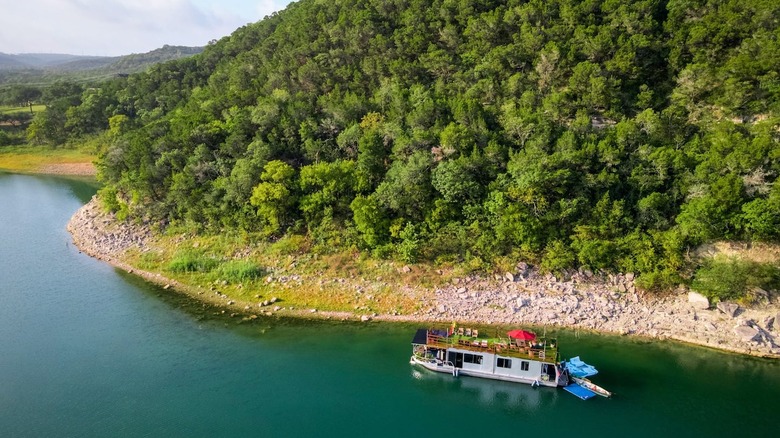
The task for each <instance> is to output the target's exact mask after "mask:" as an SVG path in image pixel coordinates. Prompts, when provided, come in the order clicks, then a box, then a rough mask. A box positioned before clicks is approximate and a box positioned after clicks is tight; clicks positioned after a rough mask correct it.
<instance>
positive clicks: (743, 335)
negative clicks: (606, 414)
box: [734, 325, 758, 342]
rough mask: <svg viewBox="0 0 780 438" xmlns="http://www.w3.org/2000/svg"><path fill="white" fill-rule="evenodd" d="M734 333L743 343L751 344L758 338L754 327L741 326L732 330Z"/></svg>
mask: <svg viewBox="0 0 780 438" xmlns="http://www.w3.org/2000/svg"><path fill="white" fill-rule="evenodd" d="M734 333H736V334H737V336H739V337H740V339H742V340H743V341H745V342H752V341H754V340H756V338H757V337H758V330H757V329H756V328H754V327H750V326H747V325H741V326H739V327H737V328H735V329H734Z"/></svg>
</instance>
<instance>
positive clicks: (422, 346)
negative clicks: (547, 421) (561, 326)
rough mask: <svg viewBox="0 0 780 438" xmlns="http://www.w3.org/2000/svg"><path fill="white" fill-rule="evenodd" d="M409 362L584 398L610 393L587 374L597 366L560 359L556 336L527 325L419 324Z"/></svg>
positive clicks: (459, 374) (594, 372) (433, 368)
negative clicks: (487, 330) (493, 332)
mask: <svg viewBox="0 0 780 438" xmlns="http://www.w3.org/2000/svg"><path fill="white" fill-rule="evenodd" d="M410 363H412V364H416V365H419V366H422V367H424V368H426V369H428V370H431V371H436V372H440V373H449V374H452V375H453V376H455V377H457V376H473V377H482V378H486V379H493V380H504V381H508V382H517V383H525V384H528V385H533V386H549V387H559V386H560V387H563V389H565V390H566V391H567V392H569V393H571V394H573V395H575V396H577V397H579V398H581V399H583V400H587V399H589V398H591V397H593V396H595V395H601V396H604V397H610V396H611V395H612V393H610V392H609V391H607V390H605V389H603V388H601V387H600V386H597V385H596V384H594V383H593V382H591V381H590V380H588V379H587V378H586V377H590V376H593V375H595V374H596V373H597V372H598V371H597V370H596V368H595V367H593V366H591V365H588V364H586V363H585V362H583V361H581V360H580V358H579V356H577V357H575V358H572V359H571V360H570V361H568V362H566V361H562V360H561V358H560V355H559V353H558V342H557V340H556V339H547V338H544V337H542V338H539V337H537V336H536V334H534V333H532V332H529V331H526V330H519V329H518V330H510V331H509V332H507V333H506V336H495V337H483V336H480V333H479V331H478V330H475V329H468V328H463V327H459V328H456V326H455V324H453V325H452V326H451V327H450V328H448V329H447V330H436V329H418V330H417V333H415V335H414V339H412V357H411V359H410Z"/></svg>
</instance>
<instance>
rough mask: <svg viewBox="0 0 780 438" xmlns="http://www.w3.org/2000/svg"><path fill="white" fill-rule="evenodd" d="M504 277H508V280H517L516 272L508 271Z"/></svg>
mask: <svg viewBox="0 0 780 438" xmlns="http://www.w3.org/2000/svg"><path fill="white" fill-rule="evenodd" d="M504 278H506V281H508V282H510V283H512V282H514V281H515V274H513V273H511V272H507V273H506V274H504Z"/></svg>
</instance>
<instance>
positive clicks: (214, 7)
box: [0, 0, 289, 55]
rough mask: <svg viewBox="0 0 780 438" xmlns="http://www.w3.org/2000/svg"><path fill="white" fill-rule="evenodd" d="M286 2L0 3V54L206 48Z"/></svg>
mask: <svg viewBox="0 0 780 438" xmlns="http://www.w3.org/2000/svg"><path fill="white" fill-rule="evenodd" d="M287 3H289V0H277V1H274V0H26V1H19V0H0V11H2V14H0V52H6V53H23V52H50V53H72V54H78V55H81V54H85V55H122V54H128V53H140V52H146V51H149V50H153V49H155V48H158V47H161V46H163V45H164V44H170V45H188V46H199V45H205V44H206V43H207V42H208V41H210V40H212V39H217V38H221V37H223V36H225V35H229V34H230V33H232V32H233V31H234V30H235V29H236V28H238V27H240V26H243V25H245V24H247V23H249V22H254V21H257V20H259V19H261V18H262V17H263V16H264V15H268V14H270V13H272V12H273V11H275V10H279V9H282V8H284V6H286V4H287Z"/></svg>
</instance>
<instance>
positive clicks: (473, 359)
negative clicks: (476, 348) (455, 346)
mask: <svg viewBox="0 0 780 438" xmlns="http://www.w3.org/2000/svg"><path fill="white" fill-rule="evenodd" d="M463 362H465V363H473V364H477V365H481V364H482V356H480V355H478V354H471V353H465V354H464V355H463Z"/></svg>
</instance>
